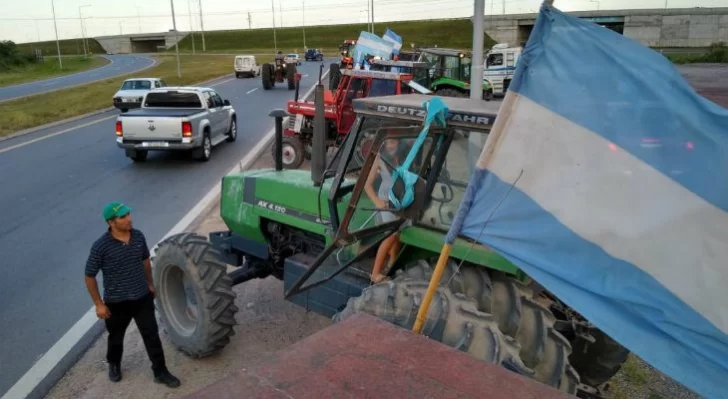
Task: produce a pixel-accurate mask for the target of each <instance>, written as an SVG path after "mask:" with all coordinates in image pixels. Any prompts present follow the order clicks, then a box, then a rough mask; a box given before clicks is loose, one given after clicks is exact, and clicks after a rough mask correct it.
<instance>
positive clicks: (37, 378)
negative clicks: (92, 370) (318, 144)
mask: <svg viewBox="0 0 728 399" xmlns="http://www.w3.org/2000/svg"><path fill="white" fill-rule="evenodd" d="M328 73H329V71H326V72H325V73H324V74H323V77H326V75H327V74H328ZM315 89H316V86H312V87H311V88H310V89H309V90H308V91H307V92H306V94H304V95H303V97H302V98H304V99H305V98H307V97H308V96H310V95H311V94H312V93H313V91H314V90H315ZM114 117H116V116H114ZM106 119H110V118H106ZM284 119H286V118H284ZM97 122H99V121H97ZM284 125H285V120H284ZM274 136H275V128H273V129H271V130H269V131H268V133H266V134H265V136H263V138H262V139H261V140H260V141H259V142H258V144H257V145H256V146H255V147H253V149H252V150H251V151H250V152H249V153H248V154H247V155H246V156H245V157H244V158H243V159H242V160H241V161H240V163H239V164H237V165H235V167H233V168H232V169H231V170H230V171H229V172H228V174H230V173H235V172H237V171H238V170H244V169H246V168H248V167H250V165H252V163H253V162H255V160H257V159H258V157H259V156H260V153H262V151H263V150H264V149H265V147H266V145H268V144H270V142H271V140H273V137H274ZM220 186H221V182H218V183H217V184H216V185H215V187H213V188H212V190H210V192H208V193H207V194H206V195H205V196H204V197H203V198H202V200H200V202H198V203H197V205H195V206H194V207H193V208H192V209H191V210H190V211H189V212H187V214H186V215H185V216H184V217H183V218H182V219H180V221H179V222H178V223H177V224H176V225H174V227H172V229H171V230H170V231H169V232H168V233H167V234H165V235H164V237H163V238H162V240H164V239H165V238H167V237H169V236H172V235H175V234H179V233H181V232H183V231H184V230H185V229H187V228H188V227H189V225H190V224H191V223H192V222H194V221H195V219H197V218H198V217H199V216H200V214H201V213H202V212H203V211H204V210H205V209H207V207H208V206H210V204H211V203H212V201H213V200H214V199H215V198H216V197H217V195H218V194H219V193H220ZM162 240H159V241H162ZM156 248H157V246H156V245H154V248H152V250H151V251H150V252H151V254H152V255H154V253H155V251H156ZM97 322H98V319H97V318H96V309H95V308H94V307H91V309H89V310H88V311H87V312H86V313H85V314H84V315H83V317H81V319H80V320H79V321H77V322H76V324H74V325H73V327H71V329H70V330H68V332H66V333H65V334H64V335H63V337H61V339H59V340H58V342H56V343H55V344H53V346H52V347H51V349H50V350H48V352H46V353H45V354H44V355H43V357H41V358H40V360H38V361H37V362H36V363H35V364H34V365H33V367H31V369H30V370H28V371H27V372H26V373H25V374H24V375H23V376H22V377H21V378H20V379H19V380H18V382H16V383H15V385H13V386H12V387H11V388H10V390H8V392H7V393H6V394H5V395H3V397H2V399H15V398H19V399H20V398H25V397H27V396H28V395H29V394H30V393H31V392H33V390H34V389H35V388H36V387H37V386H38V385H39V384H40V383H42V382H43V380H44V379H45V378H46V377H47V376H48V374H50V373H51V372H52V371H53V369H54V368H55V367H56V365H57V364H58V363H59V362H61V361H62V360H63V358H64V357H65V356H66V355H67V354H68V353H69V352H70V351H71V349H72V348H73V347H74V346H75V345H76V343H77V342H78V341H79V340H80V339H81V338H82V337H83V336H84V335H85V334H86V333H87V332H88V331H89V330H91V328H93V326H94V325H95V324H96V323H97ZM74 363H75V362H74Z"/></svg>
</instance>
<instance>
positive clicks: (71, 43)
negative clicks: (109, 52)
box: [18, 39, 106, 57]
mask: <svg viewBox="0 0 728 399" xmlns="http://www.w3.org/2000/svg"><path fill="white" fill-rule="evenodd" d="M86 41H87V42H88V49H89V51H91V53H92V54H106V52H105V51H104V48H103V47H101V45H100V44H99V42H97V41H96V40H95V39H86ZM59 44H60V46H61V55H77V54H81V55H82V54H83V46H82V45H81V39H68V40H61V41H59ZM35 49H40V50H41V51H42V52H43V55H44V56H46V57H50V56H58V50H57V49H56V41H55V40H52V41H47V42H35V43H20V44H18V52H20V53H23V54H33V51H34V50H35Z"/></svg>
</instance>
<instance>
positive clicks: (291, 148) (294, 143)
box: [271, 136, 306, 169]
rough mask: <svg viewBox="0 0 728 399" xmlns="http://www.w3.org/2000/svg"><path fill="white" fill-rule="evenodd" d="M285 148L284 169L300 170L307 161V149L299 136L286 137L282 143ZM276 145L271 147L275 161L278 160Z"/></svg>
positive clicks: (283, 155) (283, 156)
mask: <svg viewBox="0 0 728 399" xmlns="http://www.w3.org/2000/svg"><path fill="white" fill-rule="evenodd" d="M281 144H282V148H283V154H282V159H283V168H284V169H298V168H300V167H301V165H302V164H303V161H304V160H305V159H306V149H305V148H304V146H303V143H301V140H300V139H299V138H298V136H290V137H284V138H283V141H282V142H281ZM276 151H277V149H276V145H275V143H273V145H272V146H271V152H272V154H273V160H274V161H275V159H276Z"/></svg>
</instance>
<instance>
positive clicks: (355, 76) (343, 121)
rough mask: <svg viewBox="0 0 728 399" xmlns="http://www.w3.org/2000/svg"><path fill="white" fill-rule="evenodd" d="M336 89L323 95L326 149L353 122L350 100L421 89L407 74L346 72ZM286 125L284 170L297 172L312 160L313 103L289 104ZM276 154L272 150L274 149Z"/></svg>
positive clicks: (341, 138) (341, 136) (338, 140)
mask: <svg viewBox="0 0 728 399" xmlns="http://www.w3.org/2000/svg"><path fill="white" fill-rule="evenodd" d="M341 72H342V77H341V81H340V83H339V86H338V87H337V88H336V90H327V91H326V92H325V93H324V115H325V118H326V129H325V131H326V148H327V149H328V148H330V147H332V146H334V147H338V146H339V145H340V144H341V142H343V140H344V138H345V137H346V134H347V133H348V132H349V128H350V127H351V125H352V124H353V123H354V119H355V114H354V110H353V108H352V100H354V99H357V98H363V97H379V96H387V95H399V94H411V93H418V92H419V93H422V92H423V88H422V87H421V86H420V85H418V84H416V83H414V82H413V81H412V75H411V74H409V73H398V72H383V71H366V70H358V69H345V70H343V71H341ZM287 111H288V113H289V114H291V115H292V116H293V117H292V118H289V122H288V126H284V130H283V144H282V150H283V151H282V152H283V167H284V168H286V169H298V168H299V167H300V166H301V164H302V163H303V161H304V159H310V157H311V139H312V138H313V120H314V114H315V104H314V102H313V101H297V100H291V101H289V102H288V106H287ZM274 151H275V148H274Z"/></svg>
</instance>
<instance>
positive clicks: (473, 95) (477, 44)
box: [470, 0, 485, 100]
mask: <svg viewBox="0 0 728 399" xmlns="http://www.w3.org/2000/svg"><path fill="white" fill-rule="evenodd" d="M473 11H474V12H473V58H472V61H471V65H470V68H471V72H470V99H471V100H481V99H482V98H483V46H484V43H483V41H484V39H483V35H484V29H485V28H484V26H483V18H484V16H485V0H475V5H474V7H473Z"/></svg>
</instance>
